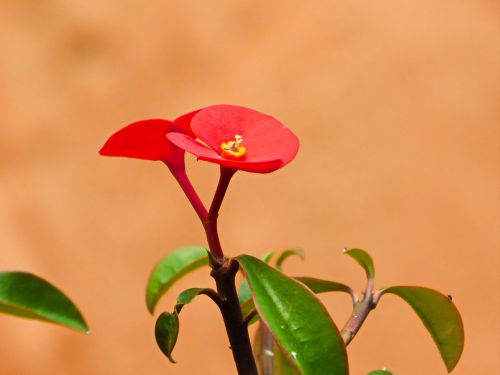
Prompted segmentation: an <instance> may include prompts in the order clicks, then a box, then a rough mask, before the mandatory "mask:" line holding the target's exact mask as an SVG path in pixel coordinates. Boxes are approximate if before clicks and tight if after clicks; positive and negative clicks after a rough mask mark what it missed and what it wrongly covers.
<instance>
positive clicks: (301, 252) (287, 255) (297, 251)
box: [276, 249, 304, 271]
mask: <svg viewBox="0 0 500 375" xmlns="http://www.w3.org/2000/svg"><path fill="white" fill-rule="evenodd" d="M291 256H298V257H299V258H300V259H302V260H304V250H302V249H289V250H285V251H283V252H282V253H281V255H280V256H279V257H278V259H276V268H277V269H278V270H280V271H283V268H282V265H283V262H284V261H285V260H286V259H287V258H290V257H291Z"/></svg>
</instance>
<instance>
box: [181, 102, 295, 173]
mask: <svg viewBox="0 0 500 375" xmlns="http://www.w3.org/2000/svg"><path fill="white" fill-rule="evenodd" d="M191 130H192V131H193V133H194V134H195V135H196V136H197V137H198V138H199V139H201V140H202V141H203V142H205V143H206V144H207V145H208V146H210V147H211V148H212V149H214V150H215V151H216V152H217V153H219V152H220V147H221V143H222V142H228V141H233V140H234V137H235V135H240V136H242V138H243V143H242V146H244V147H245V148H246V154H245V162H253V161H256V162H263V161H271V160H281V165H280V166H279V168H280V167H283V166H285V165H286V164H288V163H289V162H290V161H292V160H293V158H294V157H295V155H296V154H297V151H298V149H299V140H298V138H297V137H296V136H295V134H293V133H292V132H291V131H290V130H289V129H287V128H286V127H285V126H284V125H283V124H282V123H281V122H279V121H278V120H276V119H275V118H273V117H271V116H268V115H266V114H263V113H261V112H258V111H254V110H252V109H249V108H245V107H239V106H232V105H214V106H210V107H206V108H203V109H201V110H200V111H199V112H197V113H196V114H195V115H194V116H193V118H192V120H191Z"/></svg>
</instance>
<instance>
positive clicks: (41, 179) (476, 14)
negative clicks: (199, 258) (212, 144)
mask: <svg viewBox="0 0 500 375" xmlns="http://www.w3.org/2000/svg"><path fill="white" fill-rule="evenodd" d="M498 10H499V9H498V5H497V4H496V2H494V1H489V0H482V1H479V0H475V1H472V0H470V1H467V0H464V1H451V0H443V1H430V0H421V1H401V0H399V1H395V0H388V1H383V2H380V1H377V2H366V1H342V0H337V1H326V0H325V1H321V0H320V1H312V2H304V1H295V0H286V1H285V0H278V1H273V2H268V1H249V0H239V1H229V0H226V1H222V0H221V1H211V2H202V1H194V0H182V1H158V0H153V1H148V2H144V1H138V0H127V1H96V0H92V1H91V0H85V1H77V0H73V1H67V0H66V1H63V0H44V1H40V0H37V1H34V0H32V1H29V0H16V1H14V0H2V2H1V3H0V57H1V58H0V103H1V105H0V124H1V125H0V207H1V209H0V269H2V270H7V269H21V270H26V271H31V272H34V273H37V274H39V275H41V276H43V277H45V278H46V279H48V280H50V281H51V282H52V283H54V284H56V285H58V286H59V287H61V288H62V289H63V290H64V291H65V292H66V293H67V294H68V295H70V296H71V298H72V299H74V300H75V301H76V303H77V304H78V306H79V307H80V308H81V309H82V311H83V312H84V314H85V316H86V318H87V320H88V322H89V324H90V326H91V328H92V334H91V335H90V336H85V335H83V334H78V333H75V332H72V331H69V330H66V329H63V328H59V327H56V326H53V325H46V324H41V323H38V322H32V321H26V320H20V319H15V318H13V317H9V316H0V332H1V337H2V339H1V340H0V357H1V362H0V373H1V374H37V375H38V374H39V375H44V374H75V375H77V374H96V375H99V374H103V375H104V374H106V375H107V374H172V375H174V374H207V375H211V374H214V375H215V374H218V375H220V374H233V373H234V367H233V364H232V359H231V356H230V353H229V350H228V347H227V346H228V344H227V341H226V338H225V336H224V330H223V326H222V322H221V319H220V317H219V315H218V311H217V310H216V308H215V307H214V306H213V305H212V304H211V303H210V302H209V301H208V299H206V298H199V299H198V300H196V301H195V302H194V303H193V304H192V305H190V306H188V307H187V308H186V309H185V310H184V311H183V313H182V316H181V333H180V338H179V341H178V345H177V348H176V350H175V352H174V357H175V359H176V360H177V361H178V364H176V365H171V364H169V363H167V361H166V359H165V358H164V357H163V356H162V355H161V353H160V352H159V350H158V349H157V348H156V344H155V342H154V337H153V327H154V318H153V317H151V316H150V315H149V314H148V313H147V310H146V307H145V303H144V287H145V283H146V280H147V277H148V275H149V272H150V270H151V269H152V267H153V266H154V264H155V263H156V262H157V261H158V260H159V259H160V258H161V257H162V256H163V255H165V254H166V253H168V251H169V250H171V249H174V248H176V247H179V246H182V245H186V244H204V243H205V239H204V237H203V231H202V229H201V226H200V225H199V223H198V222H197V218H196V216H195V214H194V212H192V211H191V209H190V207H189V205H188V203H187V201H186V200H185V199H184V197H183V196H182V193H181V192H180V189H179V188H178V186H177V185H176V184H175V182H174V180H173V179H172V178H171V177H170V176H169V173H168V171H167V169H166V168H164V167H163V165H162V164H160V163H154V162H143V161H138V160H125V159H122V160H120V159H112V158H101V157H99V156H98V155H97V150H98V149H99V148H100V146H101V145H102V143H103V142H104V141H105V140H106V139H107V137H108V136H109V135H110V134H111V133H112V132H114V131H115V130H117V129H119V128H120V127H122V126H124V125H125V124H127V123H129V122H132V121H135V120H139V119H144V118H151V117H163V118H169V119H172V118H174V117H176V116H177V115H180V114H182V113H185V112H188V111H190V110H192V109H196V108H199V107H202V106H206V105H210V104H216V103H231V104H240V105H245V106H248V107H252V108H255V109H258V110H261V111H263V112H266V113H269V114H272V115H273V116H275V117H276V118H278V119H280V120H281V121H283V122H284V123H285V124H287V125H288V126H289V127H290V128H291V129H292V130H293V131H294V132H296V134H297V135H298V136H299V137H300V139H301V142H302V146H301V150H300V153H299V155H298V157H297V159H296V160H295V161H294V162H293V163H292V164H291V165H289V166H288V167H286V168H284V169H283V170H281V171H279V172H277V173H274V174H271V175H254V174H245V173H239V174H238V175H237V176H236V177H235V179H234V181H233V183H232V186H231V187H230V191H229V193H228V196H227V199H226V201H225V203H224V205H223V210H222V213H221V223H220V227H221V228H220V229H221V237H222V241H223V245H224V246H225V248H226V250H227V251H228V252H229V253H232V254H238V253H242V252H248V253H251V254H256V255H261V254H263V253H264V252H266V251H267V250H269V249H283V248H286V247H289V246H299V247H302V248H304V249H305V250H306V251H307V259H306V262H305V263H302V262H300V261H299V260H295V259H294V260H290V262H289V263H288V265H287V269H288V271H289V272H290V273H292V274H304V275H306V274H307V275H315V276H318V277H323V278H331V279H335V280H338V281H344V282H348V283H351V284H352V285H354V286H356V287H358V288H361V287H362V285H363V273H362V271H361V270H360V269H359V267H358V266H356V265H355V264H354V262H353V261H351V260H350V259H347V257H344V256H342V255H341V252H340V249H341V248H342V247H344V246H350V247H354V246H355V247H362V248H365V249H367V250H369V251H370V252H371V253H372V255H373V257H374V258H375V261H376V265H377V267H378V268H377V273H378V280H377V282H378V286H380V287H382V286H388V285H391V284H410V285H412V284H413V285H415V284H416V285H425V286H431V287H434V288H436V289H438V290H441V291H443V292H444V293H449V294H452V295H453V297H454V301H455V302H456V305H457V306H458V308H459V309H460V311H461V312H462V314H463V318H464V323H465V327H466V347H465V352H464V355H463V358H462V361H461V362H460V363H459V365H458V367H457V369H456V371H455V372H454V373H455V374H457V375H458V374H462V375H470V374H493V373H497V372H498V370H499V369H500V365H499V359H498V358H499V356H498V353H500V347H499V346H500V342H499V332H500V327H499V320H498V316H499V313H500V311H499V310H500V309H499V305H500V301H499V293H498V287H499V286H500V284H499V281H500V280H499V273H498V270H499V265H500V260H499V248H500V246H499V232H498V228H499V224H500V218H499V207H500V202H499V191H500V189H499V188H500V186H499V181H500V179H499V168H498V167H499V166H498V161H499V147H498V146H499V145H498V143H499V140H500V135H499V127H498V125H499V114H500V110H499V106H498V103H499V78H500V77H499V72H500V70H499V64H498V62H497V61H498V46H499V45H500V40H499V39H500V35H499V22H498ZM189 161H190V162H189V167H190V170H189V172H190V174H191V176H192V178H193V181H194V183H195V185H196V186H197V188H198V189H199V191H200V194H201V195H202V197H203V198H204V199H205V200H206V201H208V200H209V198H210V196H211V194H212V192H213V189H214V185H215V183H216V180H217V168H215V167H214V166H211V165H207V164H206V163H202V162H199V163H196V162H194V161H193V160H192V158H189ZM205 285H212V280H211V279H210V277H209V275H208V272H207V271H206V270H205V271H198V272H196V273H195V274H193V275H191V276H189V277H188V278H186V279H184V280H183V281H182V282H181V283H179V285H178V286H176V287H175V288H174V290H173V291H172V292H171V293H170V294H169V295H168V296H167V297H166V298H165V299H164V300H163V302H162V303H161V307H162V309H163V310H166V309H169V310H170V309H171V306H172V304H173V303H174V301H175V296H176V295H177V293H178V292H180V291H181V290H183V289H184V288H186V287H189V286H205ZM322 299H323V301H324V302H325V303H326V305H327V306H328V308H329V310H330V311H331V313H332V315H333V317H334V319H335V321H336V322H337V323H338V324H339V325H341V324H342V323H343V321H344V320H345V318H346V316H347V314H348V312H349V300H348V298H347V297H344V296H338V295H326V296H323V297H322ZM349 356H350V362H351V364H352V374H355V375H357V374H366V373H367V372H368V371H369V370H372V369H375V368H380V367H383V366H386V367H388V368H390V369H392V370H394V371H396V372H397V373H398V374H405V375H412V374H413V375H417V374H445V373H446V370H445V368H444V365H443V364H442V363H441V362H440V357H439V354H438V351H437V350H436V348H435V347H434V346H433V343H432V341H431V339H430V336H429V335H428V334H427V332H425V330H424V328H423V327H422V325H421V323H420V322H419V321H418V318H417V317H416V316H415V315H414V314H413V313H412V311H411V310H410V309H409V307H407V306H405V305H404V304H403V303H402V302H401V301H399V300H397V299H396V298H395V297H386V298H384V299H383V300H382V302H381V303H380V305H379V307H378V308H377V309H376V310H375V311H374V312H373V314H372V315H371V316H370V317H369V318H368V321H367V323H366V325H365V327H364V328H363V329H362V331H361V332H360V334H359V335H358V337H357V338H356V339H355V341H354V342H353V343H352V344H351V345H350V346H349Z"/></svg>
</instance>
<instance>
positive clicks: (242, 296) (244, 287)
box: [238, 251, 274, 304]
mask: <svg viewBox="0 0 500 375" xmlns="http://www.w3.org/2000/svg"><path fill="white" fill-rule="evenodd" d="M273 255H274V251H269V252H268V253H266V254H264V256H263V257H262V260H263V261H264V262H266V263H269V262H270V261H271V258H272V257H273ZM251 298H252V291H251V290H250V286H249V285H248V282H247V281H246V280H243V282H242V283H241V285H240V289H239V291H238V299H239V301H240V304H243V303H245V302H247V301H249V300H250V299H251Z"/></svg>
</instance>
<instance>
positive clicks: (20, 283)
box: [0, 272, 89, 333]
mask: <svg viewBox="0 0 500 375" xmlns="http://www.w3.org/2000/svg"><path fill="white" fill-rule="evenodd" d="M0 313H6V314H10V315H15V316H19V317H22V318H28V319H36V320H42V321H46V322H51V323H56V324H59V325H62V326H65V327H68V328H72V329H75V330H78V331H82V332H86V333H88V332H89V328H88V327H87V324H86V323H85V320H84V319H83V316H82V314H81V313H80V311H79V310H78V308H77V307H76V306H75V304H74V303H73V302H72V301H71V300H70V299H69V298H68V297H67V296H66V295H65V294H64V293H63V292H61V291H60V290H59V289H57V288H56V287H55V286H53V285H52V284H50V283H48V282H47V281H45V280H44V279H41V278H40V277H38V276H35V275H33V274H30V273H26V272H0Z"/></svg>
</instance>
